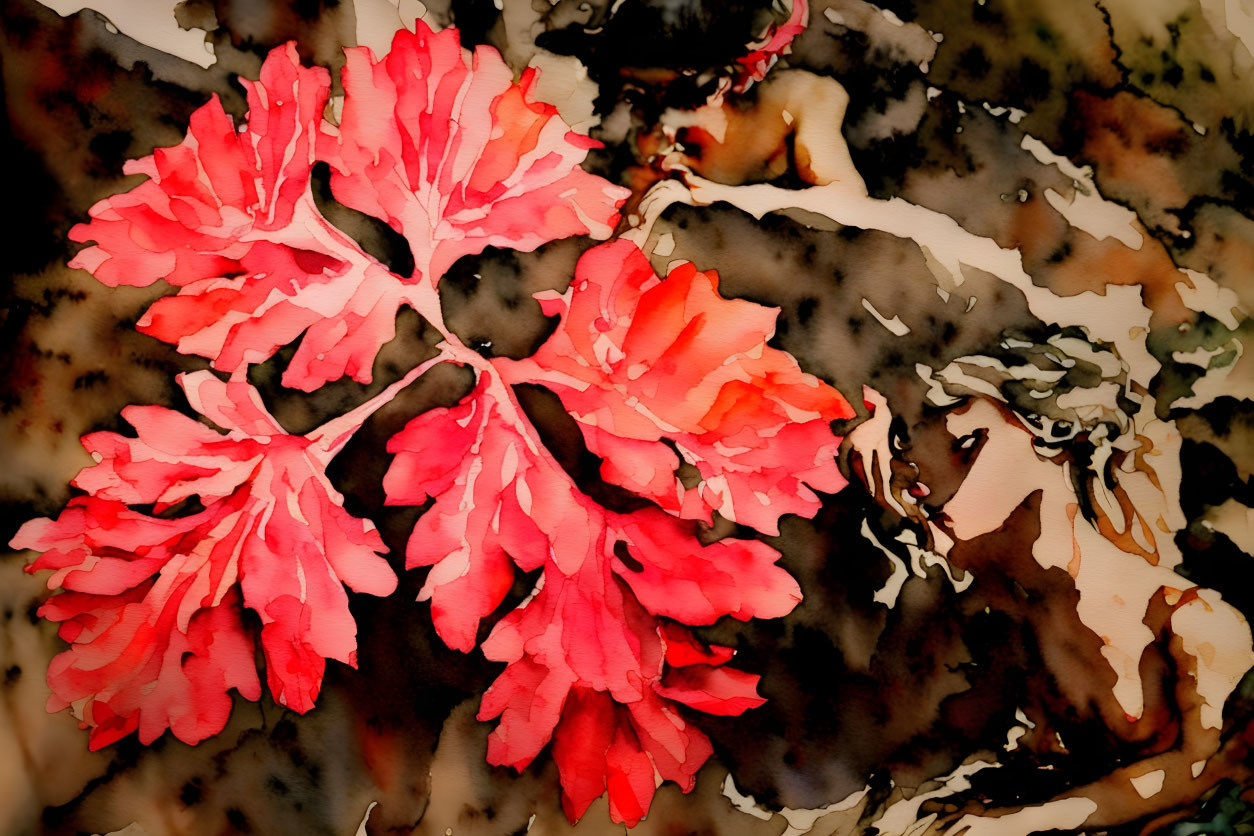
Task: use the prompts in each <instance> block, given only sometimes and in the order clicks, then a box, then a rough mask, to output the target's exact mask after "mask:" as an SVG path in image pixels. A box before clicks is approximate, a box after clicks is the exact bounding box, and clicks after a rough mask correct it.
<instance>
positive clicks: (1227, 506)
mask: <svg viewBox="0 0 1254 836" xmlns="http://www.w3.org/2000/svg"><path fill="white" fill-rule="evenodd" d="M1202 523H1203V524H1204V525H1206V526H1207V527H1209V528H1211V529H1212V530H1214V531H1218V532H1219V533H1220V534H1222V535H1224V536H1225V537H1227V538H1228V539H1229V540H1231V541H1232V544H1233V545H1234V546H1236V547H1237V548H1238V549H1240V550H1241V551H1243V552H1245V553H1246V554H1248V555H1254V508H1251V507H1250V506H1248V505H1242V504H1241V503H1240V502H1237V501H1236V500H1235V499H1229V500H1227V501H1226V502H1224V503H1223V504H1222V505H1217V506H1213V507H1210V508H1207V509H1206V513H1204V514H1203V515H1202Z"/></svg>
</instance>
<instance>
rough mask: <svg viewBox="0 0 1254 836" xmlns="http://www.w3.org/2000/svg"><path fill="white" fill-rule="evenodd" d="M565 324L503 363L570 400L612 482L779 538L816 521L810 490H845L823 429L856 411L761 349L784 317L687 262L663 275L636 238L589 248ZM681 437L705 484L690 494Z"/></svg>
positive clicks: (517, 376)
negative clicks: (806, 520) (523, 356)
mask: <svg viewBox="0 0 1254 836" xmlns="http://www.w3.org/2000/svg"><path fill="white" fill-rule="evenodd" d="M541 299H542V303H543V304H544V306H545V313H547V314H549V315H554V314H561V315H562V323H561V325H560V326H559V327H558V329H557V331H556V332H555V333H554V334H553V336H552V337H550V338H549V340H548V341H547V342H546V343H545V344H544V345H543V346H542V347H541V348H540V351H539V352H538V353H537V354H536V355H535V356H533V357H531V358H529V359H527V360H524V361H521V362H518V363H514V364H512V365H510V366H508V367H506V372H507V374H508V375H509V377H510V379H511V381H519V382H521V381H532V382H536V383H541V384H543V385H545V386H547V387H549V388H550V389H552V390H553V391H554V392H555V393H557V395H558V397H560V398H561V399H562V403H563V404H564V405H565V406H566V408H567V410H568V411H569V412H570V413H571V414H572V415H573V416H574V418H575V420H576V421H578V422H579V426H580V429H581V430H582V431H583V435H584V439H585V441H586V442H587V444H588V447H589V449H590V450H592V452H593V453H596V454H597V455H599V456H601V457H602V458H603V459H604V466H603V467H602V470H601V475H602V476H603V477H604V478H605V479H606V480H607V481H609V482H613V483H614V484H617V485H621V486H622V487H624V488H627V489H629V490H631V491H634V492H636V493H639V494H641V495H642V496H646V497H648V498H649V499H652V500H654V501H655V502H657V503H658V504H659V505H661V506H662V507H663V508H665V509H666V510H668V511H671V512H672V513H676V514H679V515H680V516H683V517H685V518H689V519H707V520H708V519H710V517H711V513H712V512H713V511H718V512H719V513H720V514H721V515H722V516H724V517H726V518H728V519H731V520H734V521H735V522H738V523H742V524H744V525H749V526H752V527H754V528H757V529H758V530H760V531H763V532H765V533H768V534H777V533H778V531H779V529H778V519H779V517H780V516H781V515H783V514H787V513H792V514H799V515H803V516H813V515H814V513H815V512H816V511H817V510H818V508H819V500H818V497H817V496H815V494H814V492H813V490H811V489H812V488H813V489H814V490H820V491H824V492H829V493H831V492H835V491H837V490H839V489H840V488H841V487H843V486H844V479H843V477H841V475H840V472H839V470H838V469H837V467H836V461H835V456H836V451H837V447H838V446H839V443H840V439H839V438H838V437H837V436H834V435H833V434H832V433H831V430H830V427H829V423H830V422H831V421H833V420H836V419H841V418H850V417H852V416H853V414H854V412H853V409H852V408H851V407H850V406H849V404H848V403H847V402H846V401H845V399H844V398H843V397H841V395H840V393H839V392H837V391H836V390H835V389H833V388H832V387H830V386H828V385H827V384H825V383H823V382H821V381H820V380H818V379H817V378H815V377H814V376H812V375H809V374H806V373H804V372H802V371H801V369H800V367H799V366H798V365H797V362H796V360H794V359H793V358H792V357H791V356H790V355H789V354H787V353H786V352H783V351H780V350H779V349H775V348H770V347H768V346H767V344H766V343H767V340H768V339H770V338H771V336H772V335H773V334H774V330H775V317H776V314H777V313H778V311H777V310H776V309H774V308H766V307H762V306H760V305H756V304H754V303H752V302H746V301H742V300H729V299H724V298H723V297H721V296H719V295H718V279H717V276H716V275H715V274H713V273H700V272H697V270H696V269H695V268H693V267H692V265H690V264H685V265H682V266H680V267H677V268H676V269H675V270H673V271H672V272H671V274H670V275H669V276H668V277H667V278H666V280H665V281H662V280H660V279H658V278H657V276H655V275H654V273H653V270H652V268H651V267H650V266H649V262H648V260H647V259H646V258H645V257H644V254H643V253H641V252H640V250H639V249H638V248H637V247H636V246H635V245H634V244H631V243H630V242H627V241H621V240H620V241H615V242H612V243H609V244H603V245H601V246H599V247H596V248H594V249H592V250H589V251H588V252H587V253H585V254H584V256H583V257H582V258H581V259H580V261H579V264H578V266H577V267H576V270H575V281H574V282H573V283H572V285H571V288H570V290H568V291H567V292H566V293H565V294H564V295H562V296H556V295H554V294H543V295H541ZM668 441H669V442H671V443H673V444H674V445H675V446H676V447H677V448H678V449H679V450H680V452H681V453H682V455H683V457H684V459H685V460H686V461H687V462H688V463H689V464H691V465H693V466H695V467H696V468H697V470H698V471H699V473H700V476H701V482H700V484H699V485H698V486H697V487H695V488H694V489H692V490H687V489H685V488H684V486H683V484H682V482H681V481H680V480H679V478H678V477H677V475H676V473H675V471H676V470H677V468H678V467H679V464H680V460H679V458H678V457H677V456H676V455H675V453H674V451H673V450H672V449H671V447H670V446H668V444H667V443H666V442H668Z"/></svg>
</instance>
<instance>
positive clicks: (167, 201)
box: [70, 43, 406, 391]
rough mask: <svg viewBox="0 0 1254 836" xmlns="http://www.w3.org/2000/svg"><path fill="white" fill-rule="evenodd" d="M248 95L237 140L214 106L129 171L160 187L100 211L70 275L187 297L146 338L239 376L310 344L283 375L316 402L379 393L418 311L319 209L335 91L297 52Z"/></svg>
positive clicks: (172, 304)
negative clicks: (398, 336)
mask: <svg viewBox="0 0 1254 836" xmlns="http://www.w3.org/2000/svg"><path fill="white" fill-rule="evenodd" d="M244 84H245V86H246V87H247V89H248V105H249V111H248V121H247V122H246V123H245V125H244V126H243V127H242V128H241V129H240V130H238V131H237V130H236V129H235V127H234V125H233V124H232V123H231V119H230V118H229V117H228V116H227V115H226V114H225V113H224V112H223V110H222V106H221V104H220V103H219V102H218V100H217V99H216V98H214V99H212V100H211V101H210V102H209V103H208V104H206V105H204V106H203V107H201V108H200V109H199V110H197V111H196V112H195V113H194V114H193V115H192V118H191V125H190V127H189V129H188V137H187V139H186V140H185V141H184V142H183V143H182V144H181V145H177V146H174V147H173V148H159V149H157V150H156V151H155V152H154V153H153V155H152V156H151V157H145V158H144V159H141V160H135V161H132V162H130V163H128V164H127V167H126V170H127V172H128V173H132V174H146V175H148V177H149V178H150V179H149V180H148V181H146V182H144V183H141V184H140V185H139V186H137V187H135V188H134V189H132V190H131V191H129V192H127V193H125V194H120V195H115V196H113V197H110V198H106V199H105V200H102V201H101V202H100V203H98V204H96V205H95V206H94V207H92V209H91V215H92V220H91V222H90V223H88V224H80V225H79V226H76V227H74V229H72V230H71V231H70V237H71V238H72V239H74V240H75V241H94V242H95V244H94V246H90V247H87V248H86V249H84V250H83V251H82V252H80V253H79V254H78V255H77V256H76V257H75V259H74V260H73V261H72V262H71V266H73V267H82V268H84V269H86V270H88V271H90V272H91V273H92V274H93V275H94V276H95V277H96V278H97V279H99V280H100V281H102V282H104V283H106V284H109V285H117V284H133V285H149V284H152V283H153V282H154V281H157V280H158V279H164V280H165V281H167V282H169V283H170V284H172V285H175V286H176V287H178V288H179V293H178V295H176V296H172V297H166V298H163V299H160V300H158V301H157V302H156V303H154V304H153V306H152V307H151V308H149V309H148V311H147V312H146V313H145V314H144V316H143V317H141V319H140V320H139V326H138V327H139V330H140V331H142V332H144V333H146V334H149V335H151V336H154V337H156V338H157V339H160V340H164V341H165V342H168V343H172V344H174V345H176V346H177V347H178V350H179V351H181V352H183V353H184V354H197V355H200V356H202V357H208V358H210V359H211V360H213V364H214V367H215V368H218V369H222V370H224V371H230V372H234V371H236V370H238V369H240V368H243V367H245V366H247V365H248V364H250V363H259V362H262V361H264V360H266V359H268V358H269V357H270V356H272V355H273V354H274V353H275V352H276V351H277V350H278V349H279V348H280V347H281V346H283V345H286V344H288V343H290V342H292V341H293V340H295V339H296V338H297V337H299V336H300V335H301V334H302V333H306V332H308V333H307V334H306V337H305V340H304V341H303V342H302V343H301V345H300V348H299V349H298V350H297V352H296V355H295V357H293V359H292V362H291V363H290V364H289V365H288V368H287V369H286V371H285V372H284V376H283V383H284V385H287V386H293V387H296V388H300V389H304V390H306V391H312V390H313V389H316V388H318V387H319V386H321V385H322V384H323V383H325V382H327V381H329V380H335V379H336V378H339V377H341V376H343V375H349V376H351V377H352V378H353V379H355V380H357V381H359V382H362V383H368V382H370V380H371V377H372V366H373V363H374V358H375V355H376V354H377V353H378V351H379V348H380V346H382V345H383V344H384V343H386V342H387V341H388V340H390V339H391V338H392V336H393V335H394V333H395V331H394V327H395V326H394V320H395V317H396V311H397V309H398V308H399V307H400V306H401V305H402V304H405V302H406V296H405V293H404V290H403V280H402V279H401V278H400V277H398V276H395V275H393V274H391V273H389V272H388V271H387V269H386V268H384V267H383V266H381V265H380V264H378V263H377V262H375V261H374V260H373V259H372V258H370V257H369V256H367V255H366V254H365V253H364V252H362V251H361V250H360V248H359V247H358V246H357V244H356V243H355V242H353V241H352V240H350V239H349V238H347V237H346V236H345V235H343V234H342V233H341V232H339V231H338V230H337V229H335V227H333V226H332V225H331V224H330V223H329V222H328V221H327V220H326V219H325V218H323V217H322V216H321V215H320V214H319V213H318V210H317V208H316V207H315V206H314V202H313V196H312V193H311V192H310V188H309V177H310V171H311V170H312V166H313V162H314V151H315V146H316V140H317V137H318V136H319V133H320V132H321V131H323V130H325V129H326V126H325V124H324V123H323V120H322V112H323V108H324V107H325V105H326V101H327V96H328V93H329V90H330V78H329V76H328V74H327V72H326V70H323V69H321V68H313V69H306V68H304V67H301V66H300V64H299V61H298V58H297V55H296V48H295V45H294V44H291V43H289V44H287V45H286V46H283V47H278V48H276V49H275V50H273V51H272V52H271V53H270V55H269V57H267V59H266V61H265V63H264V64H263V65H262V69H261V80H260V81H259V82H256V83H254V82H244Z"/></svg>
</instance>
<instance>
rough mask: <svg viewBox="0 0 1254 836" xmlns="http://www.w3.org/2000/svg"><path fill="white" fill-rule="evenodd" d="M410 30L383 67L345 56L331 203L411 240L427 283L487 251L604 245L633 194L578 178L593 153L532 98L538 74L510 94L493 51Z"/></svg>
mask: <svg viewBox="0 0 1254 836" xmlns="http://www.w3.org/2000/svg"><path fill="white" fill-rule="evenodd" d="M415 26H416V27H417V31H416V32H407V31H404V30H402V31H400V32H397V33H396V37H395V38H394V39H393V41H392V49H391V51H390V52H389V53H388V54H387V55H386V56H384V57H383V59H382V60H376V59H375V57H374V55H373V54H372V53H371V52H370V50H368V49H365V48H357V49H349V50H347V51H346V52H347V63H346V64H345V67H344V72H343V79H344V92H345V100H344V118H343V120H342V122H341V125H340V130H339V142H338V145H336V146H335V147H333V148H331V147H329V148H328V149H327V150H326V151H325V154H326V157H327V158H328V159H330V160H332V161H333V163H334V165H335V167H336V169H337V171H336V173H335V174H334V175H333V176H332V179H331V189H332V191H333V193H334V194H335V197H336V199H338V200H340V201H341V202H343V203H344V204H345V205H347V206H351V207H353V208H354V209H358V210H360V211H362V212H366V213H368V214H370V215H374V216H375V217H377V218H379V219H381V220H384V221H386V222H387V223H388V224H390V225H391V226H392V227H393V228H394V229H395V230H396V231H397V232H400V233H401V234H402V235H404V236H405V237H406V238H407V239H408V240H409V244H410V247H411V248H412V250H413V254H414V259H415V263H416V265H417V270H418V273H419V274H421V275H422V276H426V277H428V280H429V281H431V282H432V283H434V282H435V281H437V280H438V279H439V277H440V276H441V275H443V274H444V272H445V271H446V270H447V269H448V268H449V266H450V265H452V264H453V262H455V261H456V260H457V259H459V258H461V257H462V256H466V255H473V254H476V253H479V252H482V251H483V249H484V248H485V247H488V246H495V247H509V248H511V249H515V250H524V251H529V250H533V249H535V248H536V247H538V246H540V245H541V244H544V243H547V242H549V241H552V240H555V239H557V238H566V237H569V236H571V235H584V234H588V235H593V236H595V237H598V238H604V237H606V236H608V235H609V233H610V232H611V230H612V229H613V226H614V224H615V222H616V221H617V212H616V210H617V208H618V207H619V206H621V205H622V203H623V201H625V200H626V198H627V195H628V194H629V192H628V191H627V190H626V189H623V188H619V187H617V186H613V185H611V184H610V183H608V182H606V181H605V180H603V179H601V178H600V177H596V176H593V175H591V174H588V173H586V172H584V171H583V170H582V169H580V168H579V163H580V162H582V161H583V159H584V157H585V155H586V154H587V151H588V149H589V148H594V147H598V144H597V143H596V142H594V141H593V140H590V139H588V138H587V137H585V136H580V135H578V134H574V133H572V132H571V131H570V129H569V127H568V126H567V125H566V124H565V123H564V122H563V121H562V120H561V118H560V117H559V116H558V115H557V111H556V109H555V108H553V107H551V106H549V105H546V104H543V103H541V102H537V101H534V100H533V99H532V88H533V86H534V82H535V71H534V70H528V71H527V72H525V73H524V74H523V77H522V80H521V82H519V83H518V84H515V83H514V81H513V73H512V71H511V70H510V69H509V67H507V66H506V65H505V62H504V61H503V60H502V59H501V56H500V53H498V52H497V51H496V50H494V49H491V48H487V47H479V48H477V49H476V50H475V51H474V53H473V59H472V58H471V55H470V53H468V52H466V51H465V50H463V49H462V47H461V41H460V36H459V34H458V32H457V30H456V29H445V30H443V31H440V32H435V33H433V32H432V31H431V30H430V29H429V28H427V26H426V24H424V23H423V22H422V21H418V22H416V23H415Z"/></svg>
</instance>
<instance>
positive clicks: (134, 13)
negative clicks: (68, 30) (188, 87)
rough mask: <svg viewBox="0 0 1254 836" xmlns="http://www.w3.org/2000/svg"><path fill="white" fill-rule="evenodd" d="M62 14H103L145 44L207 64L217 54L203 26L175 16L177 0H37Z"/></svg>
mask: <svg viewBox="0 0 1254 836" xmlns="http://www.w3.org/2000/svg"><path fill="white" fill-rule="evenodd" d="M40 2H41V3H43V5H45V6H47V7H48V8H50V9H52V10H53V11H54V12H56V13H57V14H59V15H61V16H62V17H69V16H70V15H72V14H74V13H75V12H78V11H81V10H83V9H91V10H93V11H96V12H99V13H100V14H102V15H104V16H105V17H106V18H107V19H108V20H109V22H110V23H111V24H112V25H113V26H115V27H116V28H117V31H119V32H121V33H122V34H124V35H126V36H127V37H129V38H134V39H135V40H137V41H139V42H140V43H141V44H144V45H145V46H150V47H152V48H153V49H158V50H160V51H162V52H165V53H168V54H170V55H173V56H175V57H176V58H182V59H183V60H184V61H190V62H191V63H193V64H196V65H198V66H201V67H205V68H209V67H212V66H213V63H214V62H215V61H216V60H217V58H216V57H215V56H214V54H213V47H212V45H210V44H208V43H206V42H205V31H204V30H203V29H183V28H181V27H180V26H179V24H178V21H177V20H175V18H174V7H175V6H176V5H178V3H177V0H87V2H83V0H40Z"/></svg>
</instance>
